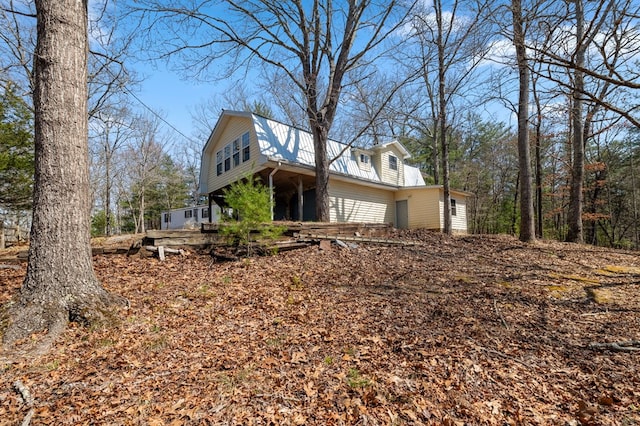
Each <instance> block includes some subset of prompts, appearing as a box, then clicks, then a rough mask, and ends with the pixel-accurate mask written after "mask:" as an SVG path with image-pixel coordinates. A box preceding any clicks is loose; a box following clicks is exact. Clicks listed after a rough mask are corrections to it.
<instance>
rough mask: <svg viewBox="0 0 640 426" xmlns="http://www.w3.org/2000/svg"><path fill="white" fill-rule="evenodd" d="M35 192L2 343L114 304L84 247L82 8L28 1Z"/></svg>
mask: <svg viewBox="0 0 640 426" xmlns="http://www.w3.org/2000/svg"><path fill="white" fill-rule="evenodd" d="M36 11H37V22H38V30H37V34H38V40H37V46H36V53H35V56H34V58H35V59H34V61H35V70H36V74H35V93H34V107H35V153H36V157H35V162H36V171H35V189H34V202H33V224H32V227H31V241H30V247H29V264H28V267H27V275H26V277H25V280H24V282H23V284H22V288H21V289H20V292H19V294H18V295H17V297H16V300H15V302H16V303H15V304H14V305H13V306H12V307H11V309H10V312H9V313H10V325H9V327H8V328H7V330H6V332H5V334H4V338H3V340H4V343H5V344H7V345H11V344H14V343H15V342H16V341H17V340H18V339H22V338H24V337H27V336H29V335H31V334H32V333H34V332H38V331H45V330H46V331H48V333H49V335H50V336H55V335H57V333H59V332H61V331H62V330H63V329H64V328H65V327H66V324H67V322H68V321H69V320H72V321H74V320H75V321H82V322H92V321H94V320H98V319H101V318H102V317H103V314H104V313H105V311H106V310H107V309H109V308H110V306H111V305H113V304H114V303H116V302H117V301H120V300H121V299H118V298H116V297H114V296H112V295H110V294H109V293H108V292H107V291H106V290H104V288H103V287H102V286H101V284H100V283H99V282H98V280H97V278H96V276H95V273H94V271H93V264H92V258H91V244H90V208H91V205H90V204H91V203H90V193H89V161H88V159H89V153H88V131H87V51H88V36H87V2H86V0H85V1H77V0H36Z"/></svg>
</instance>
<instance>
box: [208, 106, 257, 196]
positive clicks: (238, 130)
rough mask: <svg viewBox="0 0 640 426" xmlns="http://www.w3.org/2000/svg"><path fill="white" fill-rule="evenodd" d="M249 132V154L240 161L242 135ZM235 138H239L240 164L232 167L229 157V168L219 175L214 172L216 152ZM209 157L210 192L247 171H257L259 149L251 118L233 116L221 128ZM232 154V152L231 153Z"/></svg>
mask: <svg viewBox="0 0 640 426" xmlns="http://www.w3.org/2000/svg"><path fill="white" fill-rule="evenodd" d="M246 132H249V138H250V145H249V146H250V154H249V161H245V162H243V161H242V135H243V134H245V133H246ZM236 139H240V164H239V165H238V166H236V167H233V158H232V159H231V164H232V166H231V170H229V171H227V172H223V173H222V174H221V175H220V176H218V175H217V173H216V166H217V163H216V153H217V152H218V151H220V150H224V147H225V146H226V145H227V144H228V143H230V142H233V141H234V140H236ZM208 155H210V159H209V171H208V175H207V176H208V182H207V187H208V189H209V191H210V192H213V191H215V190H217V189H220V188H222V187H224V186H226V185H228V184H229V183H231V182H234V181H236V180H238V179H239V178H242V177H244V176H245V175H247V174H248V173H255V172H257V171H259V168H258V166H257V164H258V160H259V157H260V149H259V147H258V143H257V140H256V135H255V130H254V129H253V125H252V122H251V119H249V118H245V117H233V118H231V120H229V122H228V123H227V125H226V127H225V128H224V129H223V130H222V132H221V134H220V136H219V138H218V143H217V144H216V145H214V146H213V148H212V149H211V153H210V154H208ZM232 155H233V153H232Z"/></svg>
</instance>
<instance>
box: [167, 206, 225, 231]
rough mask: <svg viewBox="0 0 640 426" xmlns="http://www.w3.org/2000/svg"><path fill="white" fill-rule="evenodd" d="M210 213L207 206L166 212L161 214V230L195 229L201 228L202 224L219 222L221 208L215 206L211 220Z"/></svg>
mask: <svg viewBox="0 0 640 426" xmlns="http://www.w3.org/2000/svg"><path fill="white" fill-rule="evenodd" d="M209 211H210V210H209V206H208V205H206V204H205V205H199V206H195V207H185V208H182V209H173V210H167V211H164V212H162V213H161V214H160V229H193V228H198V227H200V223H202V222H218V221H219V220H220V208H219V207H218V206H213V211H211V218H210V215H209Z"/></svg>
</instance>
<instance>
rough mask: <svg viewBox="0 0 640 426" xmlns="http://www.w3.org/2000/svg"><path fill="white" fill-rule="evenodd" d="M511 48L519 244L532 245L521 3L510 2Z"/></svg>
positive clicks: (517, 0) (526, 67) (527, 78)
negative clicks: (513, 53) (515, 98)
mask: <svg viewBox="0 0 640 426" xmlns="http://www.w3.org/2000/svg"><path fill="white" fill-rule="evenodd" d="M511 14H512V17H513V45H514V46H515V48H516V60H517V66H518V82H519V86H518V166H519V170H520V173H519V175H520V240H521V241H527V242H530V241H535V239H536V230H535V224H534V213H533V188H532V173H531V151H530V149H531V147H530V146H529V87H530V86H529V85H530V83H531V77H530V73H529V60H528V58H527V49H526V45H525V25H524V23H525V20H526V17H525V16H523V11H522V2H521V0H512V1H511Z"/></svg>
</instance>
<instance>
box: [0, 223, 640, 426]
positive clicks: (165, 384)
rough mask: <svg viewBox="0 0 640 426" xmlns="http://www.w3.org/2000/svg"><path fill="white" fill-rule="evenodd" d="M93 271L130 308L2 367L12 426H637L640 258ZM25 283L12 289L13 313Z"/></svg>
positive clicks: (569, 249)
mask: <svg viewBox="0 0 640 426" xmlns="http://www.w3.org/2000/svg"><path fill="white" fill-rule="evenodd" d="M403 237H404V238H410V239H414V240H419V241H421V242H422V243H423V244H422V245H419V246H413V247H406V248H402V247H379V246H373V245H359V246H358V247H357V248H351V249H340V248H338V247H335V246H334V247H333V248H332V249H331V250H325V251H322V250H319V249H318V248H317V247H309V248H307V249H302V250H297V251H291V252H286V253H282V254H279V255H277V256H273V257H261V258H253V259H247V260H244V261H240V262H233V263H223V264H211V260H210V258H209V257H207V256H197V255H190V256H187V257H170V258H168V260H167V261H165V262H162V263H161V262H159V261H158V260H156V259H152V258H146V259H140V258H137V257H130V258H127V257H125V256H99V257H96V258H95V267H96V271H97V273H98V275H99V277H100V279H101V280H102V281H103V283H104V285H105V286H106V287H107V288H108V289H109V290H111V291H113V292H115V293H118V294H121V295H123V296H125V297H127V298H128V299H129V300H130V302H131V308H130V309H129V310H128V311H127V312H124V313H123V315H122V318H121V320H120V321H119V322H118V323H116V324H108V325H105V326H104V327H94V328H90V329H87V328H82V327H79V326H75V325H72V326H71V327H70V328H69V329H68V330H67V331H66V333H65V334H64V335H63V336H62V338H61V339H60V341H59V342H58V344H57V345H56V347H55V348H54V349H53V350H52V351H51V352H50V353H49V354H48V355H46V356H44V357H41V358H38V359H33V360H31V361H30V362H28V363H14V364H11V365H5V366H1V368H2V371H1V372H0V374H1V376H0V377H1V381H0V424H12V425H13V424H20V422H22V420H23V418H24V417H25V416H26V415H27V413H28V411H29V409H30V408H31V407H30V406H29V405H28V404H26V403H25V402H24V401H22V396H21V394H20V392H17V391H16V388H15V387H14V384H15V383H16V382H17V381H20V382H21V383H22V384H24V386H25V387H26V388H28V389H29V391H30V393H31V395H32V396H33V398H34V400H33V408H34V409H35V413H34V415H33V418H32V423H33V424H38V425H41V424H45V425H46V424H56V425H62V424H74V425H75V424H148V425H163V424H171V425H173V424H175V425H182V424H229V425H232V424H233V425H235V424H238V425H240V424H243V425H244V424H247V425H249V424H254V425H268V424H273V425H302V424H307V425H343V424H344V425H351V424H363V425H375V424H381V425H386V424H445V425H462V424H487V425H494V424H495V425H498V424H499V425H503V424H514V425H518V424H523V425H524V424H527V425H529V424H539V425H546V424H562V425H564V424H568V425H571V424H575V425H577V424H593V425H622V424H637V423H638V422H640V374H638V373H639V371H638V370H639V366H640V358H638V357H639V356H640V355H639V354H635V353H623V352H612V351H606V350H595V349H592V348H589V344H590V343H592V342H613V341H626V340H640V331H639V330H640V292H639V290H640V269H638V268H640V257H639V256H638V253H631V252H623V251H611V250H605V249H598V248H593V247H585V246H576V245H571V244H562V243H551V242H545V243H538V244H535V245H525V244H522V243H520V242H519V241H517V240H516V239H513V238H510V237H504V236H500V237H482V236H469V237H455V238H449V237H446V236H443V235H440V234H432V233H426V232H413V233H407V234H405V235H403ZM23 275H24V268H23V269H22V270H19V271H16V270H11V269H6V270H0V302H5V301H6V300H7V299H8V298H9V297H10V295H11V294H13V293H14V292H15V291H16V290H17V288H18V287H19V285H20V283H21V280H22V277H23Z"/></svg>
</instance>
